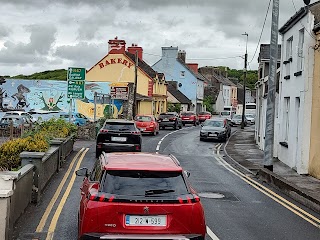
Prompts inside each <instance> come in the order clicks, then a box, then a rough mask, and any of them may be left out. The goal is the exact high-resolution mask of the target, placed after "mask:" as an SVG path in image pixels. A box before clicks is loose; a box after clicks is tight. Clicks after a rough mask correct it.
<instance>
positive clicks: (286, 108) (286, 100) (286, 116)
mask: <svg viewBox="0 0 320 240" xmlns="http://www.w3.org/2000/svg"><path fill="white" fill-rule="evenodd" d="M289 111H290V98H289V97H285V98H284V111H283V123H284V126H283V127H284V141H285V142H287V141H288V135H289Z"/></svg>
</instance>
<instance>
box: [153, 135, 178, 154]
mask: <svg viewBox="0 0 320 240" xmlns="http://www.w3.org/2000/svg"><path fill="white" fill-rule="evenodd" d="M180 130H183V129H178V130H175V131H173V132H169V133H167V134H166V135H164V136H163V137H162V138H161V139H160V141H159V142H158V144H157V147H156V153H158V152H159V150H160V145H161V143H162V141H163V140H164V139H165V138H166V137H168V136H169V135H170V134H172V133H175V132H178V131H180Z"/></svg>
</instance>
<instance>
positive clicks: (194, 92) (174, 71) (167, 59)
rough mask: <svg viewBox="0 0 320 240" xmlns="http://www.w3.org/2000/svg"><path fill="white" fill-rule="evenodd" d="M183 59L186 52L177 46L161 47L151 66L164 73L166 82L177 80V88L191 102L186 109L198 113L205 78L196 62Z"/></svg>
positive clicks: (201, 102)
mask: <svg viewBox="0 0 320 240" xmlns="http://www.w3.org/2000/svg"><path fill="white" fill-rule="evenodd" d="M185 60H186V52H185V51H178V47H162V57H161V59H160V60H159V61H157V62H156V63H155V64H154V65H153V66H152V68H153V69H154V70H155V71H158V72H162V73H164V74H165V76H166V80H167V82H169V81H175V82H177V85H178V90H179V91H181V92H182V93H183V94H184V95H185V96H186V97H188V98H189V99H190V100H191V102H192V104H191V106H190V109H188V110H189V111H193V112H196V113H198V112H201V111H202V110H203V91H204V81H205V78H204V76H202V75H201V74H200V73H198V64H197V63H186V61H185Z"/></svg>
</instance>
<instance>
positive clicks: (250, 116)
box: [246, 114, 256, 124]
mask: <svg viewBox="0 0 320 240" xmlns="http://www.w3.org/2000/svg"><path fill="white" fill-rule="evenodd" d="M255 118H256V116H255V115H253V114H246V119H247V121H248V123H250V124H255V122H256V119H255Z"/></svg>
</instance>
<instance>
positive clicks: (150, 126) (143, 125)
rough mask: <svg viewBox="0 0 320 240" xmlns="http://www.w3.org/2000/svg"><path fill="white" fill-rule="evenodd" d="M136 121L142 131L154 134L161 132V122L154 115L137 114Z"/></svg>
mask: <svg viewBox="0 0 320 240" xmlns="http://www.w3.org/2000/svg"><path fill="white" fill-rule="evenodd" d="M134 121H135V123H136V126H137V128H139V129H140V132H141V133H151V134H153V135H157V134H158V133H159V123H158V121H156V118H155V117H154V116H153V115H137V116H136V117H135V119H134Z"/></svg>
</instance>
